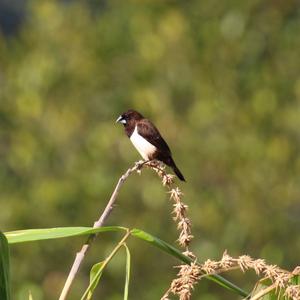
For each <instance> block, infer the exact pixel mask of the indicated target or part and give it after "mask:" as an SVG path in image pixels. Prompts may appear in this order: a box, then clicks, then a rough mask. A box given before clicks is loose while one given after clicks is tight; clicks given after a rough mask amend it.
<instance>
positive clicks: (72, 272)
mask: <svg viewBox="0 0 300 300" xmlns="http://www.w3.org/2000/svg"><path fill="white" fill-rule="evenodd" d="M143 164H144V161H139V162H137V163H135V165H134V167H132V168H129V169H128V170H127V171H126V173H124V174H123V175H122V176H121V177H120V179H119V181H118V183H117V185H116V187H115V189H114V191H113V193H112V195H111V197H110V199H109V201H108V203H107V205H106V207H105V209H104V211H103V213H102V214H101V216H100V217H99V219H98V220H97V221H96V222H95V223H94V226H93V227H94V228H99V227H102V226H103V224H104V222H105V221H106V220H107V218H108V217H109V215H110V213H111V211H112V209H113V207H114V204H115V202H116V199H117V196H118V194H119V191H120V189H121V187H122V185H123V184H124V182H125V180H126V179H127V178H128V177H129V176H130V174H131V173H133V172H134V171H137V170H139V169H140V168H141V167H142V166H143ZM96 236H97V234H91V235H89V237H88V239H87V241H86V243H85V244H84V245H83V246H82V248H81V250H80V251H79V252H77V254H76V257H75V260H74V262H73V265H72V268H71V270H70V272H69V275H68V277H67V280H66V282H65V285H64V287H63V289H62V292H61V294H60V296H59V300H65V299H66V298H67V296H68V293H69V291H70V288H71V285H72V283H73V281H74V279H75V276H76V274H77V273H78V271H79V268H80V265H81V263H82V261H83V259H84V257H85V255H86V253H87V251H88V250H89V248H90V246H91V244H92V243H93V241H94V240H95V238H96Z"/></svg>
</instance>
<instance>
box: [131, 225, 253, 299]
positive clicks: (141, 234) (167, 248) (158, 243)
mask: <svg viewBox="0 0 300 300" xmlns="http://www.w3.org/2000/svg"><path fill="white" fill-rule="evenodd" d="M131 234H132V235H133V236H135V237H137V238H139V239H141V240H144V241H146V242H148V243H150V244H151V245H153V246H155V247H157V248H159V249H161V250H163V251H164V252H166V253H168V254H170V255H172V256H174V257H176V258H178V259H179V260H181V261H182V262H184V263H186V264H190V263H191V262H193V260H192V259H191V258H190V257H188V256H185V255H184V254H182V253H181V252H180V251H179V250H178V249H176V248H175V247H173V246H172V245H170V244H168V243H166V242H165V241H163V240H161V239H159V238H157V237H155V236H153V235H151V234H150V233H147V232H145V231H143V230H140V229H137V228H135V229H132V230H131ZM205 278H207V279H210V280H212V281H214V282H216V283H218V284H219V285H221V286H223V287H225V288H227V289H228V290H231V291H233V292H235V293H237V294H239V295H241V296H243V297H247V296H248V293H247V292H246V291H244V290H242V289H241V288H240V287H238V286H236V285H235V284H233V283H232V282H230V281H228V280H227V279H225V278H223V277H222V276H220V275H208V276H206V277H205Z"/></svg>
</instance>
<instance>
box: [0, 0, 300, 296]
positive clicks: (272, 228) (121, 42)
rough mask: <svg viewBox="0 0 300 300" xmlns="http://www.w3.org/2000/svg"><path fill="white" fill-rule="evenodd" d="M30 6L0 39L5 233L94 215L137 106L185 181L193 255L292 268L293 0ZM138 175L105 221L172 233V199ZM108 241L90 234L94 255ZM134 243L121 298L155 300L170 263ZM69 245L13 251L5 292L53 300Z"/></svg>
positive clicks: (299, 169) (125, 149)
mask: <svg viewBox="0 0 300 300" xmlns="http://www.w3.org/2000/svg"><path fill="white" fill-rule="evenodd" d="M12 2H13V1H12ZM26 9H27V15H26V18H25V19H24V22H23V23H21V26H20V30H19V32H18V34H16V35H14V36H10V37H5V36H4V35H2V34H1V33H0V140H1V143H0V206H1V207H2V208H3V209H1V210H0V226H1V227H0V228H1V229H2V230H3V231H8V230H15V229H24V228H47V227H51V228H52V227H64V226H82V225H83V226H90V225H92V223H93V221H94V220H95V219H96V218H97V216H98V214H99V212H100V211H101V210H102V208H103V207H104V205H105V204H106V202H107V199H108V197H109V196H110V193H111V191H112V187H113V186H114V184H115V183H116V181H117V179H118V178H119V176H120V174H121V173H122V172H123V171H124V170H126V169H127V167H128V166H129V165H131V164H132V163H133V162H134V161H135V160H138V159H139V156H138V154H137V153H136V151H135V150H134V149H133V147H132V145H130V142H129V141H128V139H127V138H126V137H125V135H124V133H123V131H122V128H120V127H118V126H116V125H115V124H114V120H115V118H116V117H117V116H118V115H119V113H120V112H122V111H124V110H125V109H127V108H129V107H132V108H136V109H137V110H140V111H141V112H142V113H143V114H145V115H146V116H149V117H150V118H151V119H152V120H153V121H154V122H155V123H156V125H157V127H158V128H159V129H160V130H161V132H162V134H163V135H164V137H165V138H166V140H167V141H168V143H169V145H170V147H171V149H172V151H173V154H174V159H175V160H176V163H177V164H178V166H179V167H180V169H181V170H182V172H183V174H184V175H185V177H186V178H187V184H185V185H182V189H183V192H184V193H185V197H186V198H185V202H187V203H188V205H189V207H190V209H189V216H190V218H191V220H192V222H193V234H194V235H195V241H194V243H193V244H192V245H191V247H192V250H193V252H195V253H196V254H197V256H198V257H199V260H202V259H206V258H208V257H210V258H216V257H220V254H221V253H222V252H223V251H224V250H225V249H228V251H229V252H230V253H233V254H249V255H251V256H253V257H262V258H265V259H267V261H268V262H270V263H272V264H278V265H280V266H282V267H283V268H285V269H292V268H293V267H294V266H295V265H296V264H298V263H299V254H298V252H297V251H295V249H299V244H300V236H299V227H300V223H299V222H300V219H299V199H300V188H299V178H300V157H299V153H300V140H299V128H300V118H299V114H300V77H299V69H300V56H299V51H298V49H300V39H299V28H300V11H299V5H298V3H296V2H295V1H294V2H293V1H269V2H266V1H262V0H258V1H248V2H247V1H243V2H242V1H240V2H237V1H233V0H230V1H223V2H220V1H216V0H212V1H194V0H190V1H151V2H150V1H146V2H141V3H137V2H136V1H49V0H41V1H28V5H27V7H26ZM143 172H144V174H143V176H141V177H140V176H135V177H132V178H130V180H129V181H128V184H127V185H126V187H125V188H124V190H122V193H121V194H120V198H119V200H118V206H117V207H116V209H115V210H114V213H113V214H112V216H111V219H110V221H109V224H108V225H110V224H118V225H120V226H125V227H129V228H133V227H137V228H145V229H146V230H147V231H149V232H153V233H154V234H155V235H156V236H159V237H161V239H163V240H166V241H168V242H170V243H172V242H173V241H175V240H176V238H177V235H176V231H175V228H174V224H173V222H172V219H171V217H170V210H171V207H170V203H169V202H168V201H167V196H166V195H165V193H164V190H163V189H162V188H161V185H160V183H159V182H158V179H157V178H156V177H155V175H153V174H152V173H151V172H150V171H143ZM114 239H115V238H114V237H105V243H104V242H103V243H102V242H99V243H96V244H95V249H94V250H93V251H92V252H91V253H90V255H91V256H90V258H89V259H90V260H91V264H93V263H94V262H96V261H99V256H101V255H102V256H104V255H105V253H106V251H107V249H109V248H111V246H112V244H113V243H114ZM132 243H133V244H134V249H135V250H134V256H132V257H134V265H135V266H136V267H135V268H133V269H132V276H131V277H132V280H131V288H132V289H133V290H135V294H134V295H131V297H132V299H145V300H152V299H158V298H159V297H160V296H161V291H163V290H164V289H165V288H166V286H167V285H168V283H169V279H170V278H169V277H168V275H170V274H169V273H168V272H162V270H173V269H172V263H173V260H168V259H166V260H164V261H161V263H160V265H159V266H158V265H157V264H156V262H157V261H158V260H159V258H160V256H159V255H160V254H155V253H152V254H151V255H149V256H148V257H147V260H145V259H144V256H145V248H144V247H146V246H143V245H141V243H136V242H135V241H132ZM20 247H22V249H21V248H20ZM79 247H80V244H79V243H77V242H76V239H75V241H74V240H72V241H71V240H67V241H65V240H57V241H55V244H54V242H50V241H49V242H48V243H31V244H28V245H27V244H24V245H20V246H18V245H16V246H15V247H14V249H13V252H12V256H13V259H12V265H11V268H12V271H13V274H14V282H15V286H14V293H15V294H16V296H15V297H16V298H18V296H19V293H21V291H23V290H27V287H28V286H33V287H34V288H32V291H33V297H34V299H36V298H38V297H36V296H35V294H34V291H35V290H38V289H39V290H40V292H39V295H41V297H44V299H43V300H50V299H56V298H57V295H58V293H59V286H60V285H61V284H62V282H63V281H64V279H65V275H66V270H68V268H69V266H70V257H73V255H74V254H75V253H76V251H78V248H79ZM130 249H132V248H130ZM58 253H59V255H57V254H58ZM25 257H26V259H25ZM37 262H38V267H37V268H35V269H34V270H32V266H33V265H36V264H37ZM110 267H111V269H110V268H109V269H108V270H107V272H108V278H110V280H108V281H107V282H105V285H106V287H107V290H105V291H99V295H98V294H97V291H96V292H95V293H96V294H97V296H99V298H100V297H101V296H102V294H101V293H102V292H103V293H105V296H106V298H107V299H112V300H113V299H115V298H117V296H118V295H120V293H119V292H118V293H117V292H114V291H115V289H114V287H115V286H116V285H117V282H119V281H120V280H122V279H123V278H122V277H121V276H120V277H118V276H115V274H122V272H121V270H120V269H121V266H119V265H118V264H116V265H114V264H111V265H110ZM16 270H18V272H16ZM88 271H89V270H88V269H87V267H84V268H83V269H82V277H80V278H78V285H77V286H78V290H75V291H74V295H71V300H72V299H78V297H77V298H76V296H77V295H78V294H80V293H81V292H82V290H83V286H84V284H85V283H86V282H87V281H88V280H89V278H88ZM175 272H176V271H175V270H174V271H173V274H172V275H174V276H175ZM141 273H143V278H142V277H141V276H139V274H141ZM153 273H155V274H159V275H157V276H155V278H153ZM174 276H173V277H174ZM232 276H233V277H232V279H233V281H234V282H236V280H240V274H238V275H235V274H233V275H232ZM246 282H248V281H246ZM244 284H245V285H246V284H247V283H245V282H243V283H242V284H241V286H245V285H244ZM250 286H251V285H250ZM145 290H147V295H145ZM211 291H212V289H211V286H209V285H208V284H206V283H203V284H201V285H199V288H198V289H197V290H196V291H195V297H196V298H197V296H199V295H198V294H197V293H199V294H201V299H208V298H209V297H210V299H211V297H212V295H211V294H212V292H211ZM213 292H214V296H213V297H215V298H216V299H219V298H222V299H226V298H228V299H232V295H231V293H228V295H227V294H226V295H224V291H223V290H221V291H219V290H217V291H215V290H214V289H213ZM22 295H23V294H22ZM26 295H28V292H26ZM199 297H200V296H199ZM23 299H24V298H23Z"/></svg>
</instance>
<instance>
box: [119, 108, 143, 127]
mask: <svg viewBox="0 0 300 300" xmlns="http://www.w3.org/2000/svg"><path fill="white" fill-rule="evenodd" d="M143 118H144V117H143V116H142V115H141V114H140V113H139V112H137V111H135V110H133V109H129V110H128V111H126V112H124V113H123V114H121V115H120V116H119V117H118V119H117V120H116V123H122V124H123V125H124V126H128V125H130V124H135V122H136V121H139V120H141V119H143Z"/></svg>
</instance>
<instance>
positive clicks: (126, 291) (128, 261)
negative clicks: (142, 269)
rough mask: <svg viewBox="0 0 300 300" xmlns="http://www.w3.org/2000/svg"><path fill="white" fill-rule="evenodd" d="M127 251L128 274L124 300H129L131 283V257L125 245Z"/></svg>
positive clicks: (126, 275)
mask: <svg viewBox="0 0 300 300" xmlns="http://www.w3.org/2000/svg"><path fill="white" fill-rule="evenodd" d="M123 246H124V247H125V250H126V274H125V287H124V300H128V291H129V281H130V266H131V255H130V251H129V249H128V247H127V245H126V244H123Z"/></svg>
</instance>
